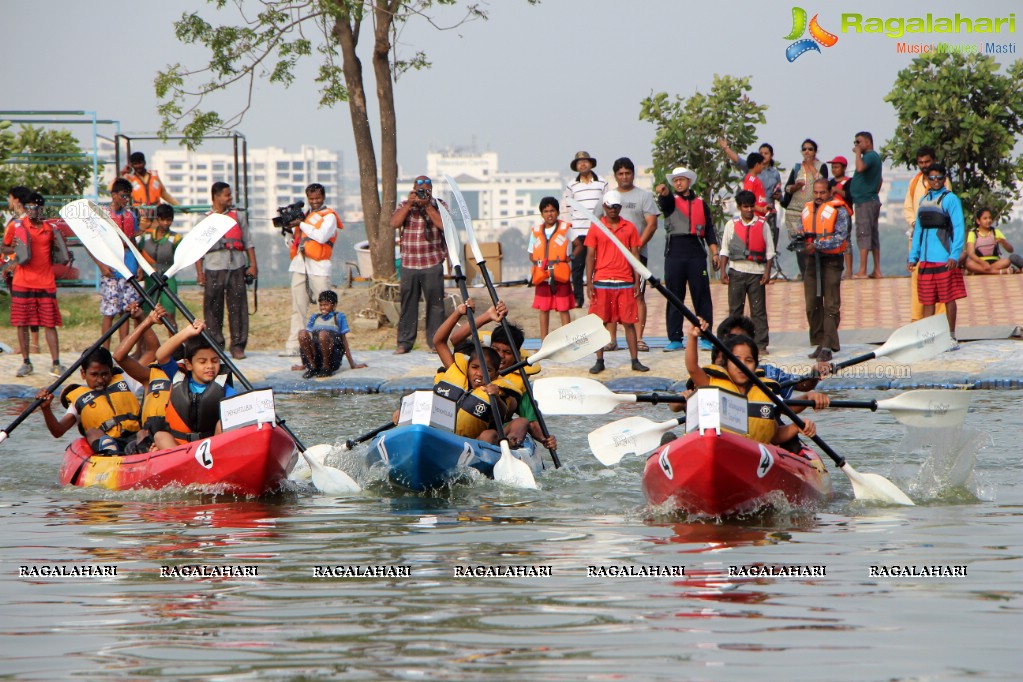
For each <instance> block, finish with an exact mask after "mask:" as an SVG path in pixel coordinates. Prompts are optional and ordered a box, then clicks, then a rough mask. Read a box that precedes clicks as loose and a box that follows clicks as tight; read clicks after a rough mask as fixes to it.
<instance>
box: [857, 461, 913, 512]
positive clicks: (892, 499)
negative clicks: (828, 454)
mask: <svg viewBox="0 0 1023 682" xmlns="http://www.w3.org/2000/svg"><path fill="white" fill-rule="evenodd" d="M842 471H843V472H844V473H845V475H846V476H848V477H849V482H850V483H852V489H853V495H855V496H856V499H857V500H864V501H867V502H884V503H886V504H901V505H904V506H907V507H914V506H916V505H915V504H914V502H913V500H911V499H909V496H908V495H906V493H904V492H902V490H900V489H899V486H897V485H895V484H894V483H892V482H891V481H889V480H888V479H887V478H885V477H884V476H881V475H880V474H861V473H860V472H858V471H856V470H855V469H853V468H852V467H851V466H850V465H849V464H848V463H846V464H844V465H842Z"/></svg>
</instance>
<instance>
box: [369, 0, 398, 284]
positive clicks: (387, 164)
mask: <svg viewBox="0 0 1023 682" xmlns="http://www.w3.org/2000/svg"><path fill="white" fill-rule="evenodd" d="M401 4H402V0H389V1H388V2H379V3H378V4H377V6H376V9H375V10H374V11H375V22H374V23H375V31H374V33H375V41H374V44H373V74H374V77H375V78H376V82H377V103H378V106H379V107H380V184H381V187H380V189H381V193H380V194H381V197H380V203H381V210H380V216H379V219H378V221H377V229H376V234H377V239H378V240H379V242H380V243H387V244H391V245H393V244H394V228H392V227H391V214H392V213H393V212H394V207H395V204H396V201H397V193H398V190H397V185H398V126H397V121H396V117H395V113H394V82H393V74H392V71H391V61H390V59H391V29H392V27H393V26H394V16H395V14H396V13H397V11H398V10H399V9H400V7H401ZM366 225H367V228H366V229H367V231H368V230H369V227H368V226H369V217H368V216H367V218H366ZM372 255H373V269H374V271H375V272H387V273H390V274H393V273H394V269H393V268H394V248H393V246H392V247H391V248H390V249H387V250H385V249H382V248H380V249H376V250H375V251H374V253H373V254H372ZM385 260H386V261H387V262H386V263H385V262H384V261H385ZM378 261H379V262H378ZM377 268H381V269H380V270H377Z"/></svg>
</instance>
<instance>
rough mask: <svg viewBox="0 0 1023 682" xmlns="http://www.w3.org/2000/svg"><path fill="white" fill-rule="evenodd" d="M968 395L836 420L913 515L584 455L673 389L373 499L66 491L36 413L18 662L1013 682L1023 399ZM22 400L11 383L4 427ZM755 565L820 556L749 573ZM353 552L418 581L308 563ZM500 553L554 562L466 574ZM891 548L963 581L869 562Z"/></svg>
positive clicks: (329, 674) (839, 439)
mask: <svg viewBox="0 0 1023 682" xmlns="http://www.w3.org/2000/svg"><path fill="white" fill-rule="evenodd" d="M972 395H973V403H972V406H971V411H970V413H969V415H968V416H967V421H966V426H965V427H964V428H962V429H960V430H942V431H941V432H939V433H927V432H924V431H922V430H919V429H909V430H907V429H906V427H904V426H901V425H899V424H897V423H896V422H895V421H894V420H893V419H892V418H891V417H890V416H889V415H887V414H884V413H877V414H872V413H869V412H864V411H852V410H849V411H843V412H832V413H831V414H824V415H820V416H819V417H818V419H817V421H818V424H819V426H820V433H821V435H822V436H823V437H824V438H825V439H826V440H827V441H828V443H829V444H830V445H831V446H832V447H833V448H834V449H835V450H836V451H838V452H839V453H842V454H843V455H845V456H846V457H847V458H848V460H849V462H850V464H852V465H853V466H854V467H856V469H858V470H859V471H868V472H876V473H880V474H883V475H885V476H888V477H890V478H892V479H893V480H895V481H896V482H897V483H898V484H899V485H900V486H902V487H903V489H904V490H907V491H908V492H910V494H911V495H912V496H913V497H914V499H916V501H917V502H918V506H916V507H909V508H903V507H898V508H896V507H875V506H868V505H864V504H861V503H858V502H856V501H854V500H853V499H851V490H850V487H849V484H848V482H847V480H846V478H845V476H844V475H843V474H842V473H841V472H839V471H837V470H835V469H834V468H832V477H833V478H832V480H833V482H834V487H835V489H836V497H835V499H834V500H833V501H832V502H831V503H829V504H828V505H827V506H826V507H824V508H822V509H818V510H814V511H812V512H806V511H804V512H788V513H786V512H779V513H775V514H773V515H771V516H763V515H761V516H758V517H755V518H752V519H746V520H742V521H730V522H726V523H714V522H708V521H695V520H691V519H684V518H674V517H671V516H665V515H657V514H653V513H651V511H650V510H649V509H647V508H646V506H645V504H644V498H643V495H642V493H641V491H640V476H641V472H642V468H643V461H642V460H641V459H640V458H636V459H631V460H626V461H624V462H623V463H622V465H621V466H620V467H618V468H617V469H613V470H609V469H605V468H603V467H602V466H601V465H600V464H599V463H598V462H597V461H596V460H595V459H594V458H593V457H592V455H591V454H590V453H589V451H588V449H587V447H586V440H585V437H586V433H587V432H588V431H589V430H591V429H593V428H596V427H597V426H600V425H602V424H604V423H606V422H608V421H610V420H611V419H614V418H621V417H624V416H631V415H637V414H641V415H644V416H647V417H650V418H653V419H656V420H658V421H660V420H663V419H667V418H668V416H669V415H668V413H667V411H666V410H665V409H664V408H649V407H648V408H646V409H638V408H633V409H631V410H622V409H619V410H617V411H616V412H615V413H613V414H612V415H605V416H600V417H591V418H584V419H580V418H578V417H572V418H567V417H563V418H558V417H552V418H550V420H549V421H550V424H551V427H552V429H553V430H554V431H555V433H556V434H557V435H558V437H559V439H560V442H561V447H560V454H561V457H562V460H563V462H564V463H565V466H564V467H563V468H562V469H560V470H556V471H555V470H550V471H548V472H546V473H545V474H544V475H543V477H541V479H540V482H541V485H542V488H543V489H542V490H540V491H528V492H524V491H514V490H508V489H504V488H501V487H499V486H497V485H496V484H494V483H493V482H490V481H481V482H478V484H477V485H475V486H463V487H459V488H457V489H455V490H453V491H447V492H446V493H444V494H436V495H433V496H428V497H416V496H411V495H405V494H401V493H397V492H395V491H394V490H391V489H390V488H389V487H388V486H386V485H385V484H383V483H381V482H380V481H372V480H370V481H366V480H365V476H366V473H365V472H362V471H357V474H358V475H359V476H362V477H364V482H368V483H369V488H368V492H366V493H365V494H364V495H362V496H359V497H354V498H348V499H332V498H328V497H324V496H320V495H318V494H316V493H314V492H313V491H312V490H311V488H309V487H307V486H305V485H300V484H295V486H294V489H293V490H292V491H291V492H289V493H286V494H283V495H280V496H278V497H276V498H274V499H270V500H259V501H251V500H236V499H223V498H211V497H202V496H198V495H194V494H187V493H183V492H162V493H153V492H146V493H111V492H102V491H94V490H81V489H74V488H60V487H58V486H57V485H56V483H55V481H56V477H57V469H58V466H59V456H58V455H59V452H60V450H61V448H62V447H63V445H61V444H58V443H56V442H55V441H53V439H51V438H50V437H49V435H48V434H47V433H46V431H45V428H44V427H43V425H42V420H41V418H38V417H35V416H34V417H33V418H31V419H30V420H29V421H28V422H27V423H26V424H24V425H23V426H22V427H20V428H19V429H18V430H17V431H16V432H15V433H14V435H13V436H12V438H11V440H10V441H9V442H7V443H4V444H3V445H2V446H0V457H2V460H0V461H2V463H3V467H2V468H0V510H2V521H3V531H2V536H0V537H2V545H0V676H2V677H3V679H15V680H61V679H72V678H73V679H76V680H140V679H152V678H164V679H205V680H280V679H287V680H313V679H337V680H374V679H389V680H390V679H397V680H469V679H479V678H481V677H483V676H487V677H488V678H489V679H495V680H525V679H529V680H662V679H663V680H679V679H689V680H742V681H743V682H748V681H749V680H751V679H764V680H857V681H860V680H864V681H866V680H928V681H933V680H961V679H976V680H1018V679H1020V677H1021V673H1020V672H1019V671H1020V669H1021V667H1023V655H1021V653H1020V651H1021V647H1020V645H1019V643H1018V641H1017V639H1018V637H1019V635H1018V633H1019V632H1020V626H1021V625H1023V618H1021V610H1023V581H1021V576H1023V559H1021V553H1023V552H1021V549H1020V544H1021V543H1020V538H1021V537H1023V462H1021V455H1020V452H1021V450H1020V448H1019V446H1018V441H1017V439H1018V438H1019V433H1020V431H1021V426H1023V416H1021V412H1020V408H1019V404H1020V403H1019V394H1017V393H1014V392H983V391H977V392H974V393H973V394H972ZM844 397H852V398H856V399H862V398H865V397H867V396H866V395H865V394H864V393H861V392H858V393H856V394H855V395H847V396H844ZM870 397H891V394H874V395H872V396H870ZM395 402H396V399H395V398H394V396H386V395H375V396H334V397H332V396H326V395H314V394H305V395H294V396H283V397H279V403H278V407H279V411H280V413H281V414H283V415H284V416H286V417H288V419H289V424H291V425H292V427H293V428H294V429H295V430H296V432H297V433H299V434H300V436H302V438H303V440H304V441H305V442H306V443H307V444H312V443H316V442H323V441H330V442H333V441H335V440H337V439H344V438H347V437H351V436H353V435H356V434H359V433H362V432H364V431H368V430H369V429H370V428H372V427H374V426H376V425H378V424H379V423H381V422H382V421H385V420H386V419H387V418H388V417H389V414H390V412H391V410H393V409H394V407H395ZM22 407H23V404H21V403H18V402H16V401H7V404H6V405H5V406H4V407H3V408H2V421H3V422H4V423H7V422H8V421H9V420H10V418H11V417H12V416H13V415H15V414H17V413H18V412H19V411H20V409H21V408H22ZM356 452H357V453H358V452H361V451H359V450H357V451H356ZM346 466H349V467H351V466H353V464H352V462H351V461H349V462H347V463H346ZM356 468H357V467H356ZM752 563H762V564H770V565H775V564H794V565H821V566H824V567H825V568H826V575H823V576H818V577H812V578H792V577H752V578H751V577H729V576H728V571H729V567H730V566H744V565H748V564H752ZM53 564H74V565H79V566H81V565H115V566H116V568H117V575H116V576H107V577H90V578H84V577H78V578H72V577H61V578H56V577H20V576H19V567H20V566H48V565H53ZM185 564H204V565H232V566H240V565H245V566H256V567H257V569H258V576H256V577H251V576H249V577H237V578H207V579H182V578H161V577H160V575H159V572H160V567H161V566H175V565H178V566H180V565H185ZM338 565H362V566H365V565H373V566H375V565H384V566H392V567H397V566H408V567H410V568H409V570H410V575H409V577H381V578H337V577H333V578H330V577H315V576H314V570H315V567H317V566H338ZM503 565H531V566H544V567H550V569H549V570H550V573H551V575H550V576H549V577H525V578H504V577H455V575H454V573H455V570H456V567H464V566H503ZM679 565H683V566H685V577H645V578H641V577H587V566H679ZM892 565H897V566H907V565H917V566H932V565H940V566H966V569H965V570H966V573H967V575H966V576H965V577H943V578H942V577H938V578H922V577H918V578H895V577H871V576H870V567H871V566H892ZM1012 632H1016V633H1017V634H1016V635H1012V634H1011V633H1012Z"/></svg>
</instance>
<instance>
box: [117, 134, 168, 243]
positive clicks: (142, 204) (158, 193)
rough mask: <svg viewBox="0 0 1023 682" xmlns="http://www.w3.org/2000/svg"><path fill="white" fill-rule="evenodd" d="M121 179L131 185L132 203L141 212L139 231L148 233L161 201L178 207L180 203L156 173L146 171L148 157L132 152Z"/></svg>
mask: <svg viewBox="0 0 1023 682" xmlns="http://www.w3.org/2000/svg"><path fill="white" fill-rule="evenodd" d="M121 177H122V178H124V179H125V180H127V181H128V182H130V183H131V201H132V203H133V204H134V205H135V207H136V208H137V209H138V210H139V231H140V232H148V231H149V228H150V226H151V224H152V221H153V218H154V216H155V212H156V206H157V204H159V203H160V202H161V201H163V202H166V203H168V204H170V205H171V206H177V205H178V202H177V200H176V199H174V197H172V196H171V195H170V193H169V192H168V191H167V187H166V186H165V185H164V184H163V182H161V181H160V177H159V176H158V175H157V174H156V171H151V170H146V155H145V154H143V153H142V152H132V154H131V156H129V157H128V165H127V166H125V167H124V169H123V170H122V171H121Z"/></svg>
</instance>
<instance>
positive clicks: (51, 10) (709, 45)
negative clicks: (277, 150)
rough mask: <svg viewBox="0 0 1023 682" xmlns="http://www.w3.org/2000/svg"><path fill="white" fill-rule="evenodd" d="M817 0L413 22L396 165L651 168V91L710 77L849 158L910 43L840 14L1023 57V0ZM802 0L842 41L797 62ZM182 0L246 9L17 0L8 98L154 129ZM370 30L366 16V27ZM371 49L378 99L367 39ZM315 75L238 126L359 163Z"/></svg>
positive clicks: (607, 2)
mask: <svg viewBox="0 0 1023 682" xmlns="http://www.w3.org/2000/svg"><path fill="white" fill-rule="evenodd" d="M814 1H815V2H816V4H815V5H813V4H810V3H809V1H808V0H797V3H798V4H796V3H789V2H785V3H782V2H767V1H766V0H761V1H760V2H750V1H747V0H734V1H732V0H720V1H718V2H683V1H682V0H627V1H625V2H623V1H622V0H617V1H613V0H587V1H586V2H581V1H578V0H575V1H572V0H544V1H543V2H542V3H541V4H540V5H536V6H531V5H529V4H528V3H527V2H526V1H525V0H490V2H483V3H482V4H483V5H484V6H485V7H486V9H487V10H488V11H489V13H490V19H489V21H485V22H484V21H477V22H472V23H468V24H464V25H461V26H459V27H457V28H453V29H449V30H437V29H436V28H434V27H432V26H430V25H429V24H428V23H427V22H425V21H423V20H421V19H416V20H413V21H411V22H409V24H408V25H407V26H406V27H405V29H404V30H403V31H402V33H401V35H400V36H399V38H398V42H399V45H400V48H399V49H400V55H401V56H406V57H407V56H410V55H412V54H414V53H415V52H416V51H419V50H422V51H425V52H426V53H427V55H428V56H429V58H430V59H431V61H432V63H433V66H432V68H430V69H429V70H426V71H420V72H411V73H407V74H405V75H403V76H402V77H401V78H400V79H399V81H398V82H397V84H396V86H395V88H396V100H397V116H398V161H399V164H400V165H401V168H402V171H403V173H405V174H416V173H418V172H421V168H422V167H423V166H424V165H425V155H426V153H427V152H428V151H431V150H439V149H444V148H447V147H449V146H456V147H462V148H474V149H475V150H477V151H496V152H497V153H498V154H499V158H500V167H501V170H508V171H529V170H552V169H557V170H559V171H561V172H563V173H565V174H568V172H569V171H568V163H569V162H570V161H571V159H572V157H573V156H574V154H575V152H576V151H580V150H585V151H588V152H589V153H590V154H591V155H593V156H595V157H596V158H597V160H598V165H597V171H598V172H601V171H603V170H607V171H609V170H610V165H611V162H612V161H613V160H614V159H615V158H617V157H619V156H630V157H632V158H633V160H635V161H636V162H637V164H641V165H645V164H648V163H649V160H650V156H651V153H650V149H651V140H652V138H653V134H654V128H653V126H652V125H651V124H649V123H646V122H643V121H640V120H639V108H640V106H639V105H640V101H641V100H642V99H643V98H644V97H647V96H649V95H650V94H651V93H654V92H667V93H669V94H670V95H675V94H678V95H682V96H688V95H691V94H692V93H693V92H694V91H696V90H700V91H703V92H706V91H708V90H709V87H710V84H711V82H712V79H713V76H714V74H730V75H735V76H750V77H751V79H752V81H751V86H752V89H751V92H750V93H749V96H750V97H751V98H752V99H753V100H755V101H757V102H759V103H761V104H766V105H767V106H768V110H767V112H766V117H767V123H766V124H765V125H763V126H762V127H761V129H760V130H759V131H758V133H759V138H758V139H759V140H760V141H767V142H770V143H772V144H773V146H774V148H775V153H776V156H777V157H778V161H779V162H781V163H782V165H786V166H791V165H792V164H793V163H794V162H796V161H797V160H798V159H799V148H800V143H801V141H802V140H803V139H804V138H806V137H810V138H812V139H814V140H816V141H817V143H818V145H819V153H818V157H819V158H821V159H822V160H827V159H830V158H831V157H832V156H834V155H837V154H842V155H845V156H847V157H850V158H851V154H852V140H853V136H854V134H855V133H856V132H857V131H859V130H868V131H871V132H872V133H873V134H874V138H875V142H876V144H877V146H880V145H881V144H883V142H884V141H885V140H887V139H888V138H890V137H891V135H892V133H893V131H894V129H895V124H896V120H895V113H894V110H893V109H892V107H891V105H889V104H888V103H886V102H884V101H883V98H884V96H885V95H886V94H887V93H888V92H889V91H890V90H891V87H892V83H893V82H894V80H895V76H896V74H897V73H898V71H899V70H900V69H902V68H905V67H907V66H908V65H909V64H910V62H911V61H912V58H913V56H912V55H907V54H898V53H897V52H896V44H897V42H898V40H895V39H892V38H889V37H886V36H884V35H878V34H865V33H859V34H857V33H854V32H841V24H842V18H841V15H842V14H843V13H856V14H860V15H862V16H863V17H864V19H866V18H868V17H879V18H883V19H890V18H897V17H906V18H908V17H917V16H920V17H923V16H925V15H926V14H927V13H931V14H933V15H934V16H936V17H937V16H954V15H955V13H956V12H959V13H961V14H962V15H963V16H967V17H1007V16H1008V15H1009V14H1010V13H1014V12H1015V13H1017V14H1018V15H1019V16H1018V22H1017V24H1018V27H1017V31H1016V33H1002V34H1001V35H989V36H984V35H981V34H973V35H969V34H959V35H957V34H951V35H948V34H946V35H944V36H941V35H936V34H930V35H922V36H908V35H907V36H906V37H904V38H902V39H901V40H903V41H909V42H928V43H929V42H932V41H936V40H940V39H944V40H945V41H947V42H950V43H952V42H955V43H960V42H962V43H965V42H970V43H977V42H979V41H981V40H982V39H984V38H988V39H989V40H993V41H997V42H1000V43H1011V44H1014V45H1016V43H1017V41H1018V40H1019V41H1020V44H1019V45H1016V51H1017V54H1009V55H1004V56H996V58H997V59H999V61H1001V62H1002V63H1008V62H1007V60H1013V59H1017V58H1021V55H1020V54H1019V52H1020V51H1021V50H1023V40H1020V38H1021V37H1023V36H1021V32H1023V5H1021V4H1020V3H1019V2H1015V1H1010V0H999V1H990V0H988V1H985V0H973V1H971V2H970V3H966V2H962V1H960V2H950V1H946V0H934V1H933V2H921V1H919V0H903V1H900V2H898V3H894V2H891V1H886V2H877V1H874V0H860V1H855V2H848V1H842V2H836V1H835V0H828V1H825V0H814ZM243 4H244V5H245V6H247V7H252V6H255V5H258V3H256V2H255V1H254V0H245V2H244V3H243ZM795 6H801V7H803V8H804V9H805V10H806V11H807V13H808V14H809V16H813V15H814V14H815V13H817V12H819V13H820V15H819V22H820V25H821V26H822V27H823V28H825V29H827V30H828V31H831V32H832V33H835V34H836V35H838V42H837V43H836V44H835V45H834V46H832V47H827V48H822V49H820V51H819V52H814V51H811V52H807V53H806V54H803V55H802V56H800V57H798V58H797V59H796V60H795V61H793V62H791V63H790V62H788V61H787V60H786V57H785V52H786V48H787V47H788V46H789V45H790V44H791V43H792V42H794V41H793V40H791V39H786V36H787V35H788V34H789V33H790V31H791V30H792V27H793V18H792V8H793V7H795ZM143 8H144V9H143ZM186 11H198V12H200V14H201V15H202V16H203V17H204V18H206V19H207V21H210V22H211V23H215V24H216V23H228V22H230V23H235V22H236V21H237V18H238V13H237V9H236V8H235V6H234V3H233V2H229V3H228V5H227V7H226V8H225V9H224V10H221V11H219V12H218V11H216V10H215V9H214V7H213V5H210V4H208V3H206V2H203V1H200V0H174V1H173V2H165V3H151V2H145V3H139V2H126V1H123V0H85V1H82V2H69V1H58V0H31V1H26V0H18V1H17V2H13V3H10V4H9V5H8V6H7V7H6V12H5V20H6V21H5V23H6V24H7V27H8V30H7V31H5V36H4V40H3V42H2V43H0V54H2V55H3V56H4V58H5V59H4V62H5V63H6V64H8V76H9V77H12V76H13V74H14V72H15V70H12V69H11V65H12V64H17V65H19V66H18V67H17V68H16V71H17V72H19V75H20V77H19V78H16V79H13V80H11V79H9V80H8V81H7V88H6V89H5V90H6V92H5V97H4V105H3V106H2V107H0V108H2V109H19V110H21V109H32V110H41V109H59V110H79V109H80V110H86V111H96V112H97V114H98V115H99V117H100V118H107V119H115V120H118V121H119V122H120V128H121V131H122V132H137V133H146V132H152V131H155V130H156V129H157V128H158V125H159V116H158V112H157V102H156V99H155V95H154V94H153V88H152V82H153V78H154V76H155V75H156V73H157V71H158V70H160V69H162V68H165V67H166V65H168V64H170V63H175V62H180V63H182V64H184V65H186V66H195V65H201V64H203V63H204V62H206V61H208V57H207V56H206V53H205V52H204V51H203V50H202V49H201V48H195V47H188V46H182V45H181V44H180V43H179V42H178V41H177V40H176V38H175V36H174V28H173V23H174V21H175V20H176V19H178V18H179V17H180V16H181V14H182V13H183V12H186ZM454 20H455V13H453V12H452V11H450V10H445V11H441V12H439V14H438V15H437V23H439V24H444V23H447V24H451V23H454ZM371 37H372V34H371V33H370V32H368V31H367V32H365V34H364V36H363V40H364V41H366V39H367V38H371ZM804 37H805V36H804ZM363 63H364V68H365V70H366V76H367V79H368V83H367V85H368V94H369V97H370V99H371V100H372V99H373V98H374V91H373V85H372V80H371V66H370V63H369V56H368V54H364V55H363ZM315 72H316V63H315V57H313V58H310V59H309V60H308V61H307V62H306V63H304V64H303V65H302V67H301V68H300V69H299V70H298V72H297V76H298V77H297V79H296V82H295V83H294V84H293V85H292V86H291V87H290V88H285V87H284V86H280V85H270V84H269V83H267V82H265V81H261V82H258V83H257V86H256V89H255V92H254V99H253V104H252V108H251V109H250V111H249V112H248V113H247V114H246V116H245V119H244V120H243V121H242V123H241V124H240V125H239V126H238V130H239V131H240V132H242V133H243V134H244V135H245V137H246V138H247V140H248V143H249V146H250V148H252V147H267V146H277V147H283V148H285V149H287V150H289V151H297V150H298V148H299V147H300V146H301V145H302V144H311V145H317V146H321V147H326V148H328V149H337V150H340V151H341V152H342V153H343V154H344V164H345V166H346V168H347V169H350V170H354V169H355V167H356V158H355V153H354V150H355V147H354V142H353V138H352V131H351V123H350V118H349V114H348V111H347V108H346V107H345V106H344V105H340V106H339V107H336V108H334V109H321V108H319V107H318V104H317V103H318V101H319V94H318V92H317V84H316V83H315V82H314V77H315ZM245 94H246V93H245V91H244V90H243V89H242V88H238V89H236V90H233V91H230V92H227V93H224V94H223V95H222V96H220V97H218V99H217V108H218V110H219V111H220V112H221V114H222V116H223V117H224V118H228V117H230V116H231V115H232V114H233V113H235V112H236V111H238V110H239V109H240V108H241V107H242V106H243V103H244V99H245ZM373 115H374V116H375V112H374V114H373ZM157 144H159V143H156V142H150V143H145V144H143V145H142V150H143V151H150V152H151V151H152V150H153V149H155V146H156V145H157ZM136 148H138V147H137V146H136ZM209 149H210V151H220V149H217V148H216V147H213V146H211V147H210V148H209Z"/></svg>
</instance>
